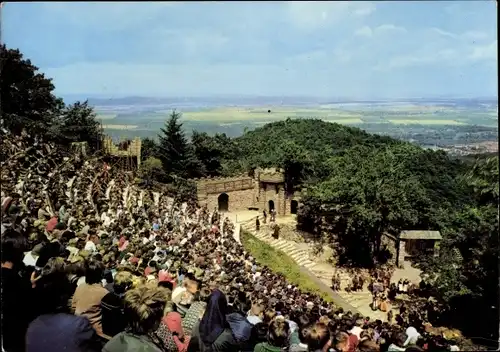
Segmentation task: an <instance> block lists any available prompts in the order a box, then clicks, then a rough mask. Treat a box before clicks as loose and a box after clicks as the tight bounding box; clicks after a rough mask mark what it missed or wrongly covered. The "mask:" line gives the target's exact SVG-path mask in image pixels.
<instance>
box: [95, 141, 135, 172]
mask: <svg viewBox="0 0 500 352" xmlns="http://www.w3.org/2000/svg"><path fill="white" fill-rule="evenodd" d="M103 148H104V152H105V153H106V154H109V155H111V156H118V157H135V158H136V159H137V167H139V166H140V165H141V139H140V138H134V139H133V140H131V141H130V144H129V146H128V148H127V149H126V150H120V149H119V148H118V146H117V145H116V144H114V143H113V139H112V138H111V137H107V136H106V137H104V139H103Z"/></svg>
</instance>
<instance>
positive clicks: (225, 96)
mask: <svg viewBox="0 0 500 352" xmlns="http://www.w3.org/2000/svg"><path fill="white" fill-rule="evenodd" d="M59 96H60V97H62V98H64V99H66V98H68V99H77V100H81V99H99V100H105V99H109V100H118V99H172V100H174V99H179V100H182V99H238V98H240V99H249V98H254V99H255V98H262V99H287V100H288V99H311V100H318V101H339V102H342V101H351V102H357V101H402V100H406V99H407V100H427V99H429V100H430V99H457V100H458V99H475V100H498V96H493V95H492V96H459V95H428V96H406V97H404V96H403V97H390V98H389V97H322V96H314V95H282V96H280V95H262V94H212V95H209V94H206V95H178V96H174V95H171V96H168V95H140V94H123V95H115V94H99V93H94V94H64V93H61V94H59Z"/></svg>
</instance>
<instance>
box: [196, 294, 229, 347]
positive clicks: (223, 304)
mask: <svg viewBox="0 0 500 352" xmlns="http://www.w3.org/2000/svg"><path fill="white" fill-rule="evenodd" d="M227 313H228V307H227V299H226V296H225V295H224V294H223V293H222V292H221V291H220V290H218V289H216V290H214V291H213V292H212V294H211V295H210V297H209V299H208V303H207V308H206V310H205V314H203V318H201V321H200V323H199V324H198V325H197V326H195V327H194V329H193V335H192V337H191V341H190V342H189V346H188V352H191V351H201V352H225V351H227V352H231V351H235V350H238V348H239V346H238V343H237V342H236V340H235V338H234V337H233V333H232V331H231V329H230V328H229V324H228V323H227V320H226V314H227Z"/></svg>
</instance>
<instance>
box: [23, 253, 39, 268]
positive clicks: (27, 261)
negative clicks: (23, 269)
mask: <svg viewBox="0 0 500 352" xmlns="http://www.w3.org/2000/svg"><path fill="white" fill-rule="evenodd" d="M37 259H38V256H34V255H33V254H31V252H27V253H26V254H25V255H24V259H23V263H24V265H27V266H29V265H31V266H35V264H36V260H37Z"/></svg>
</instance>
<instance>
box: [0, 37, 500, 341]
mask: <svg viewBox="0 0 500 352" xmlns="http://www.w3.org/2000/svg"><path fill="white" fill-rule="evenodd" d="M0 51H1V52H0V54H1V59H2V80H1V91H2V125H1V126H2V133H6V132H7V131H10V132H12V133H21V132H22V131H24V132H28V133H29V134H31V135H32V137H33V140H34V142H35V141H36V140H40V139H44V140H51V141H53V142H55V143H58V144H61V145H63V146H68V145H69V144H70V143H71V142H73V141H86V142H88V143H89V146H90V147H91V149H92V150H93V151H94V152H95V153H99V141H100V140H101V137H102V136H101V131H100V129H99V124H98V122H97V121H96V119H95V113H94V111H93V109H92V108H91V107H90V106H89V105H88V104H87V102H83V103H81V102H77V103H75V104H72V105H66V104H64V102H63V101H62V100H61V99H59V98H57V97H56V96H55V95H54V94H53V90H54V86H53V85H52V83H51V80H50V79H48V78H46V77H45V76H44V75H43V74H42V73H39V72H38V69H37V68H36V67H35V66H33V65H32V64H31V62H30V61H29V60H26V59H23V57H22V54H21V53H20V52H19V51H17V50H9V49H7V48H6V47H5V46H1V47H0ZM180 117H181V115H180V114H179V113H177V112H175V111H174V112H173V113H172V115H171V116H170V118H169V119H168V120H167V121H166V122H165V126H164V128H162V129H161V130H160V131H158V133H159V137H158V141H156V140H152V139H144V140H143V148H142V153H143V155H142V158H143V163H142V167H141V170H139V171H140V172H139V177H140V178H141V179H142V180H143V181H144V182H145V184H146V185H148V184H150V183H151V182H150V181H156V182H163V183H169V184H176V185H177V186H176V187H177V189H178V190H179V193H180V194H184V195H185V196H189V197H193V196H195V195H196V192H194V190H193V183H192V182H190V181H189V179H191V178H194V177H206V176H219V175H232V174H234V173H241V172H248V173H251V172H252V171H253V170H254V169H255V168H256V167H271V166H274V167H280V168H282V169H283V170H284V171H285V176H286V190H287V192H294V191H296V190H297V189H300V190H301V196H302V205H301V207H300V209H299V214H298V226H299V227H301V228H302V229H304V230H307V231H310V232H313V233H317V234H318V240H319V241H323V243H332V244H334V245H335V248H337V250H338V254H339V258H340V262H341V264H343V265H356V266H370V265H373V263H374V258H377V256H378V254H379V250H380V242H381V241H380V236H381V234H382V233H385V232H388V233H392V234H394V235H396V236H397V235H398V234H399V233H400V231H401V230H404V229H430V230H438V231H441V233H442V235H443V241H442V244H441V251H440V253H441V255H440V256H439V257H422V258H420V261H419V265H420V267H421V269H422V270H423V272H424V275H425V277H426V280H428V281H429V282H431V283H432V284H433V286H434V288H435V290H436V295H437V296H438V297H440V299H441V301H442V303H443V304H445V306H446V307H447V310H446V314H443V316H446V317H447V323H448V324H455V325H456V326H459V327H460V328H462V329H464V331H465V332H466V333H468V334H469V336H471V335H473V336H474V335H475V336H484V337H489V338H493V339H496V338H497V337H498V329H497V327H498V312H499V307H498V294H499V292H498V277H499V275H498V274H499V273H498V257H499V244H498V197H499V185H498V180H499V179H498V156H495V157H487V158H478V159H472V160H471V159H470V158H469V159H468V160H466V161H462V160H458V159H453V158H451V157H449V156H448V155H447V154H445V153H444V152H441V151H437V152H435V151H430V150H424V149H422V148H420V147H418V146H415V145H412V144H409V143H406V142H402V141H398V140H395V139H392V138H390V137H381V136H378V135H372V134H368V133H366V132H364V131H362V130H360V129H357V128H351V127H346V126H342V125H338V124H332V123H328V122H324V121H321V120H291V119H287V120H286V121H280V122H275V123H271V124H268V125H265V126H263V127H260V128H257V129H255V130H253V131H246V132H245V133H244V134H243V135H242V136H240V137H237V138H229V137H228V136H226V135H225V134H216V135H214V136H210V135H208V134H207V133H204V132H197V131H193V132H192V134H191V138H190V139H188V138H187V137H186V131H185V130H184V128H183V126H182V123H181V121H180Z"/></svg>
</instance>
